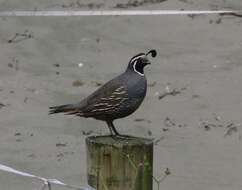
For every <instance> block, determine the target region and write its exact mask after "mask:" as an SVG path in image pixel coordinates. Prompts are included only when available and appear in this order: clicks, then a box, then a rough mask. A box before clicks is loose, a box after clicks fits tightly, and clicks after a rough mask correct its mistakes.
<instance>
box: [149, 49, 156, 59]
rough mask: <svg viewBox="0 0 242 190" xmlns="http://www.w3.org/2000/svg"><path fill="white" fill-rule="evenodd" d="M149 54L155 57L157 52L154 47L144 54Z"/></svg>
mask: <svg viewBox="0 0 242 190" xmlns="http://www.w3.org/2000/svg"><path fill="white" fill-rule="evenodd" d="M149 54H151V57H156V55H157V52H156V50H155V49H152V50H150V51H149V52H148V53H146V55H149Z"/></svg>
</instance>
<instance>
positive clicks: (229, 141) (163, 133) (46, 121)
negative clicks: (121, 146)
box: [0, 0, 242, 190]
mask: <svg viewBox="0 0 242 190" xmlns="http://www.w3.org/2000/svg"><path fill="white" fill-rule="evenodd" d="M117 8H129V9H207V8H210V9H211V8H212V9H214V8H223V9H224V8H232V9H242V2H241V1H239V0H220V1H219V0H216V1H212V2H211V1H209V0H198V1H196V0H167V1H164V2H161V1H160V2H158V1H153V3H147V1H143V3H142V2H141V3H140V4H138V5H137V4H135V3H134V4H132V3H131V4H130V3H127V1H122V3H120V1H111V0H106V1H104V0H103V1H97V0H96V2H95V1H94V0H93V1H92V3H91V4H90V3H86V2H85V1H67V0H66V1H47V0H46V1H44V0H43V1H31V0H22V1H21V2H20V1H17V0H5V1H3V0H2V1H0V10H13V9H17V10H34V9H39V10H63V9H64V10H70V9H72V10H79V9H81V10H83V9H98V10H101V9H117ZM241 32H242V20H241V18H238V17H231V16H224V17H221V16H218V15H214V16H195V17H193V16H139V17H138V16H134V17H129V16H123V17H121V16H116V17H75V18H73V17H72V18H70V17H69V18H61V17H59V18H53V17H52V18H50V17H46V18H40V17H38V18H37V17H35V18H33V17H28V18H23V17H22V18H16V17H15V18H7V17H5V18H3V17H2V18H0V103H1V106H0V163H1V164H7V165H9V166H12V167H14V168H16V169H20V170H23V171H27V172H31V173H34V174H38V175H41V176H45V177H49V178H57V179H61V180H63V181H65V182H67V183H69V184H73V185H79V184H83V185H84V184H85V183H86V170H85V168H86V165H85V163H86V156H85V144H84V143H85V137H86V134H87V133H88V134H92V135H93V134H107V133H108V130H107V128H106V127H105V123H102V122H100V121H96V120H92V119H82V118H74V117H67V116H63V115H58V116H49V115H48V107H49V106H51V105H58V104H64V103H71V102H75V101H78V100H80V99H81V98H83V97H85V96H86V95H88V94H89V93H91V92H92V91H94V90H95V89H96V88H97V87H98V86H99V85H100V84H102V83H104V82H106V81H108V80H109V79H111V78H112V77H114V76H116V75H118V74H119V73H121V72H122V71H123V70H124V69H125V68H126V65H127V62H128V61H129V59H130V58H131V57H132V56H133V55H135V54H136V53H139V52H143V51H147V50H149V49H157V51H158V57H157V58H156V59H154V60H153V64H152V65H151V66H150V67H149V68H147V69H146V76H147V78H148V81H149V88H148V95H147V98H146V99H145V102H144V103H143V105H142V106H141V107H140V109H139V110H138V111H137V112H136V113H135V114H133V115H132V116H130V117H128V118H125V119H122V120H117V121H116V122H115V124H116V126H118V127H117V128H118V130H119V131H120V132H121V133H129V134H133V135H138V136H144V137H149V138H156V139H159V140H157V144H156V145H155V157H154V164H155V167H154V170H155V171H154V173H155V176H161V175H163V172H164V170H165V168H169V169H170V170H171V175H170V176H168V177H167V178H166V179H165V180H164V181H163V182H162V184H161V187H162V189H167V190H171V189H177V187H179V189H180V190H204V189H206V190H227V189H230V190H238V189H241V188H242V182H241V180H242V164H241V162H242V146H241V145H242V139H241V138H242V136H241V133H242V129H241V127H242V126H241V123H242V118H241V113H242V86H241V80H242V67H241V66H242V53H241V52H242V38H241ZM16 33H19V34H22V35H20V36H17V38H16V39H14V36H15V35H16ZM79 63H83V67H78V64H79ZM168 89H169V90H171V91H172V90H175V91H177V92H180V93H178V94H175V95H174V96H165V97H164V98H162V99H159V96H161V95H162V94H163V93H164V92H166V91H167V90H168ZM36 185H37V182H33V181H31V180H28V179H26V178H23V177H19V176H15V175H12V174H6V173H4V172H0V189H1V190H15V189H18V190H26V189H33V187H36ZM154 185H155V184H154ZM56 189H64V188H56ZM154 190H157V188H156V186H154Z"/></svg>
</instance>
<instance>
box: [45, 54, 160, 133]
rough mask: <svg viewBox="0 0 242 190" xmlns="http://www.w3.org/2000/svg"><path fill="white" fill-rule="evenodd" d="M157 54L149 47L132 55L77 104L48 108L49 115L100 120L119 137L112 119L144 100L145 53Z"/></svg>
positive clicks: (135, 108) (154, 55)
mask: <svg viewBox="0 0 242 190" xmlns="http://www.w3.org/2000/svg"><path fill="white" fill-rule="evenodd" d="M156 54H157V53H156V50H150V51H149V52H148V53H139V54H137V55H135V56H134V57H132V58H131V59H130V61H129V64H128V67H127V69H126V71H125V72H124V73H122V74H121V75H119V76H117V77H115V78H114V79H112V80H110V81H109V82H107V83H106V84H104V85H103V86H101V87H100V88H99V89H97V90H96V91H95V92H93V93H92V94H91V95H89V96H88V97H86V98H84V99H83V100H82V101H80V102H78V103H75V104H66V105H61V106H54V107H50V111H49V114H56V113H65V114H66V115H76V116H80V117H92V118H95V119H97V120H102V121H105V122H106V123H107V126H108V128H109V130H110V132H111V135H119V136H121V135H120V134H119V133H118V132H117V130H116V128H115V127H114V125H113V121H114V120H115V119H119V118H123V117H126V116H128V115H130V114H132V113H133V112H134V111H135V110H137V108H138V107H139V106H140V105H141V103H142V102H143V100H144V98H145V96H146V89H147V81H146V77H145V74H144V67H145V66H146V65H148V64H150V61H149V59H148V56H149V55H151V56H152V57H156Z"/></svg>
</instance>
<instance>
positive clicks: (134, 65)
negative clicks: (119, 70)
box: [133, 60, 144, 76]
mask: <svg viewBox="0 0 242 190" xmlns="http://www.w3.org/2000/svg"><path fill="white" fill-rule="evenodd" d="M136 63H137V60H135V62H134V64H133V68H134V71H135V72H136V73H138V74H139V75H141V76H144V74H143V73H140V72H139V71H137V70H136V68H135V67H136Z"/></svg>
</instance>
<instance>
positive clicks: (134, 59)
mask: <svg viewBox="0 0 242 190" xmlns="http://www.w3.org/2000/svg"><path fill="white" fill-rule="evenodd" d="M141 57H144V55H140V56H138V57H135V58H133V59H132V60H131V62H134V61H136V60H137V59H139V58H141Z"/></svg>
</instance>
